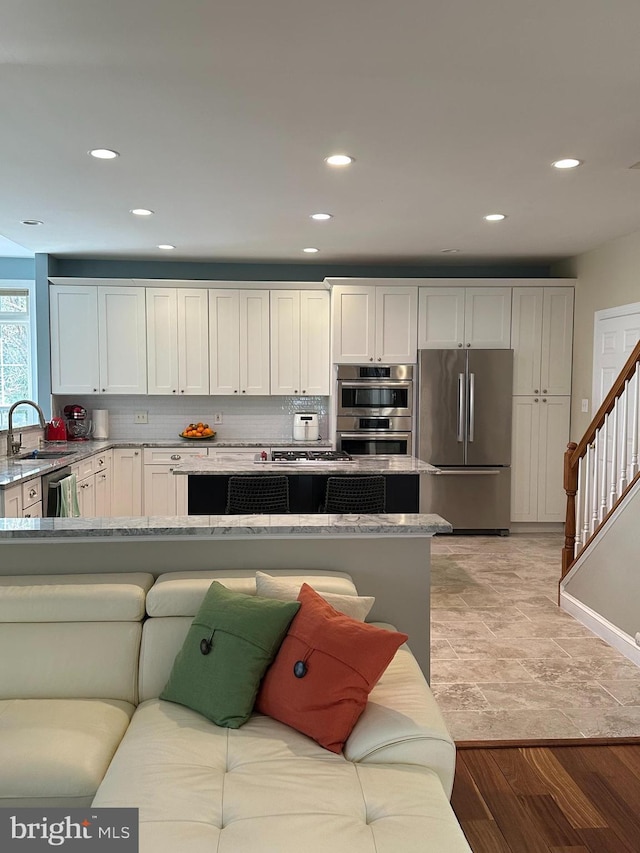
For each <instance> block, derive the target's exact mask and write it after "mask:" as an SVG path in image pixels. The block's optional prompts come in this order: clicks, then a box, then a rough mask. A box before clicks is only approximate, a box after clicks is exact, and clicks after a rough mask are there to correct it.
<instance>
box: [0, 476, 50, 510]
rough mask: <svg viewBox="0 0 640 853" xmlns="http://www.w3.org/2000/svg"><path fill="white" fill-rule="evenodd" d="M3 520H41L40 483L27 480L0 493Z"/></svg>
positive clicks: (37, 479) (35, 480) (36, 480)
mask: <svg viewBox="0 0 640 853" xmlns="http://www.w3.org/2000/svg"><path fill="white" fill-rule="evenodd" d="M0 497H1V500H2V517H3V518H42V481H41V480H40V478H39V477H38V478H36V479H34V480H27V481H26V482H25V483H18V484H17V485H15V486H10V487H9V488H8V489H3V490H2V492H0Z"/></svg>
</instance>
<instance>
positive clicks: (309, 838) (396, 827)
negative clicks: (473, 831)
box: [93, 699, 469, 853]
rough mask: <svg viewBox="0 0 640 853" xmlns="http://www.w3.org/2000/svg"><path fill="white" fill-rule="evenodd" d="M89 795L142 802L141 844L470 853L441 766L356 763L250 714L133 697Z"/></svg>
mask: <svg viewBox="0 0 640 853" xmlns="http://www.w3.org/2000/svg"><path fill="white" fill-rule="evenodd" d="M93 805H94V806H102V807H104V806H108V807H116V806H131V805H135V806H137V807H139V809H140V853H175V851H176V850H182V851H185V853H187V852H188V853H211V851H217V853H246V851H260V853H300V851H301V850H303V851H305V853H326V851H327V850H331V851H333V853H399V851H401V853H426V851H447V853H469V848H468V846H467V844H466V841H465V839H464V836H463V834H462V831H461V830H460V828H459V826H458V823H457V821H456V819H455V816H454V815H453V812H452V811H451V807H450V805H449V802H448V800H447V797H446V795H445V793H444V791H443V789H442V785H441V784H440V781H439V779H438V776H437V775H436V774H435V773H434V772H433V771H431V770H429V769H428V768H425V767H418V766H402V765H373V764H371V765H369V764H354V763H352V762H351V761H348V760H347V759H345V758H344V757H343V756H341V755H336V754H334V753H330V752H327V751H326V750H324V749H322V747H320V746H318V745H317V744H316V743H315V742H314V741H312V740H310V739H309V738H307V737H305V736H304V735H301V734H299V733H298V732H296V731H294V730H293V729H290V728H289V727H287V726H284V725H283V724H281V723H278V722H276V721H275V720H272V719H271V718H269V717H265V716H261V715H259V714H255V715H254V716H253V717H252V718H251V719H250V720H249V721H248V722H247V723H246V724H245V725H244V726H243V727H242V728H241V729H223V728H218V727H217V726H215V725H214V724H213V723H210V722H209V721H208V720H206V719H205V718H204V717H202V716H200V715H199V714H196V713H195V712H194V711H191V710H189V709H188V708H184V707H182V706H180V705H174V704H172V703H170V702H163V701H162V700H158V699H153V700H150V701H148V702H145V703H143V704H142V705H141V706H139V707H138V709H137V711H136V713H135V715H134V717H133V720H132V722H131V725H130V727H129V729H128V731H127V733H126V734H125V736H124V739H123V741H122V744H121V745H120V747H119V749H118V751H117V753H116V755H115V756H114V759H113V762H112V763H111V766H110V767H109V770H108V771H107V775H106V777H105V779H104V781H103V783H102V784H101V786H100V788H99V790H98V793H97V795H96V798H95V800H94V803H93Z"/></svg>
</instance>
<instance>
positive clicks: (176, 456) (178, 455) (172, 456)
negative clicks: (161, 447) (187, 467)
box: [171, 453, 182, 459]
mask: <svg viewBox="0 0 640 853" xmlns="http://www.w3.org/2000/svg"><path fill="white" fill-rule="evenodd" d="M171 458H172V459H182V456H180V454H179V453H172V454H171Z"/></svg>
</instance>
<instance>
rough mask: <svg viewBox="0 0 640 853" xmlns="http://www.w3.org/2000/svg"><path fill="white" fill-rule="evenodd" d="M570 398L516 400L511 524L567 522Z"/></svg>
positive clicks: (526, 398)
mask: <svg viewBox="0 0 640 853" xmlns="http://www.w3.org/2000/svg"><path fill="white" fill-rule="evenodd" d="M570 402H571V398H570V397H564V396H558V397H540V396H538V397H533V396H518V397H514V398H513V438H512V457H511V458H512V471H511V520H512V521H538V522H540V521H547V522H551V521H564V519H565V512H566V496H565V493H564V489H563V483H562V476H563V459H564V452H565V450H566V448H567V442H568V441H569V416H570V409H571V406H570Z"/></svg>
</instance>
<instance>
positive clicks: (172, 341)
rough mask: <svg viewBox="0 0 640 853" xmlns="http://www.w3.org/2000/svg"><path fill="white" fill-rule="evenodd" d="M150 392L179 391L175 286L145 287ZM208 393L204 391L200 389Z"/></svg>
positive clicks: (171, 392)
mask: <svg viewBox="0 0 640 853" xmlns="http://www.w3.org/2000/svg"><path fill="white" fill-rule="evenodd" d="M146 290H147V293H146V313H147V371H148V391H147V393H149V394H177V393H178V301H177V295H176V290H175V288H171V287H157V288H154V287H148V288H146ZM203 393H207V392H203Z"/></svg>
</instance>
